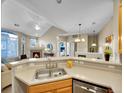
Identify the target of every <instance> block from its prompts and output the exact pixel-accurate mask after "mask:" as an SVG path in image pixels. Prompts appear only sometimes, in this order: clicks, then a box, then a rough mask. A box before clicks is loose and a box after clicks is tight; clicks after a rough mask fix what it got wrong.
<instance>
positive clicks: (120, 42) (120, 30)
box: [118, 0, 122, 54]
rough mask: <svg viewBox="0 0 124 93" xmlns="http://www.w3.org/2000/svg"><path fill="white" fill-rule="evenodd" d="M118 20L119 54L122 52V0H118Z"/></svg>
mask: <svg viewBox="0 0 124 93" xmlns="http://www.w3.org/2000/svg"><path fill="white" fill-rule="evenodd" d="M118 17H119V18H118V19H119V20H118V21H119V22H118V25H119V29H118V31H119V34H118V35H119V44H118V45H119V46H118V52H119V54H122V0H120V5H119V16H118Z"/></svg>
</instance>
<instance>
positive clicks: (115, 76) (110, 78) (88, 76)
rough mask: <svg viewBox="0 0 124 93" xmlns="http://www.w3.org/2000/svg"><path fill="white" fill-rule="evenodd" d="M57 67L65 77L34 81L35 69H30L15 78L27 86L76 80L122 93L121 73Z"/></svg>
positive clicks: (80, 67) (63, 65)
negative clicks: (69, 79)
mask: <svg viewBox="0 0 124 93" xmlns="http://www.w3.org/2000/svg"><path fill="white" fill-rule="evenodd" d="M58 66H59V67H60V68H64V69H65V70H66V72H67V75H65V76H61V77H56V78H50V79H47V78H46V79H42V80H36V79H34V72H35V70H36V69H37V67H36V68H33V69H32V67H30V68H27V70H26V69H23V70H25V71H23V70H22V71H20V72H18V73H16V74H15V77H16V78H17V79H19V80H20V81H22V82H23V83H25V84H27V85H28V86H31V85H36V84H43V83H48V82H52V81H57V80H63V79H67V78H76V79H79V80H82V81H87V82H90V83H94V84H98V85H102V86H105V87H110V88H112V89H113V91H114V93H122V84H121V83H122V78H121V77H122V75H121V72H118V73H117V72H111V71H106V70H100V69H96V68H89V67H85V66H79V65H76V64H75V65H74V66H73V67H72V68H67V67H66V65H65V63H59V64H58Z"/></svg>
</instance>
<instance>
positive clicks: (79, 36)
mask: <svg viewBox="0 0 124 93" xmlns="http://www.w3.org/2000/svg"><path fill="white" fill-rule="evenodd" d="M80 29H81V24H79V33H78V37H77V38H76V39H75V42H81V41H82V42H85V39H84V38H81V35H80Z"/></svg>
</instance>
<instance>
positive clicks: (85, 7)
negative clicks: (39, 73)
mask: <svg viewBox="0 0 124 93" xmlns="http://www.w3.org/2000/svg"><path fill="white" fill-rule="evenodd" d="M112 16H113V0H62V3H61V4H58V3H57V2H56V0H6V1H5V2H4V3H2V27H11V28H14V29H17V30H21V31H22V32H25V33H28V34H29V33H30V34H33V35H34V32H35V33H36V34H38V35H40V36H42V35H43V34H45V33H46V32H47V31H48V29H49V28H50V27H51V26H56V27H58V28H60V29H63V30H65V31H66V32H67V33H69V34H72V33H78V32H79V26H78V24H79V23H81V24H82V26H81V32H80V33H88V34H92V33H93V30H96V32H99V31H101V29H102V28H103V27H104V26H105V25H106V23H107V22H108V21H109V20H110V19H111V18H112ZM94 22H95V23H96V24H94V25H93V24H92V23H94ZM15 23H17V24H19V25H20V26H19V27H15V26H14V25H13V24H15ZM36 24H38V25H39V26H40V28H41V29H40V30H39V31H36V29H35V28H34V25H36Z"/></svg>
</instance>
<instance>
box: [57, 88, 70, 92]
mask: <svg viewBox="0 0 124 93" xmlns="http://www.w3.org/2000/svg"><path fill="white" fill-rule="evenodd" d="M56 93H72V87H66V88H61V89H57V90H56Z"/></svg>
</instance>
